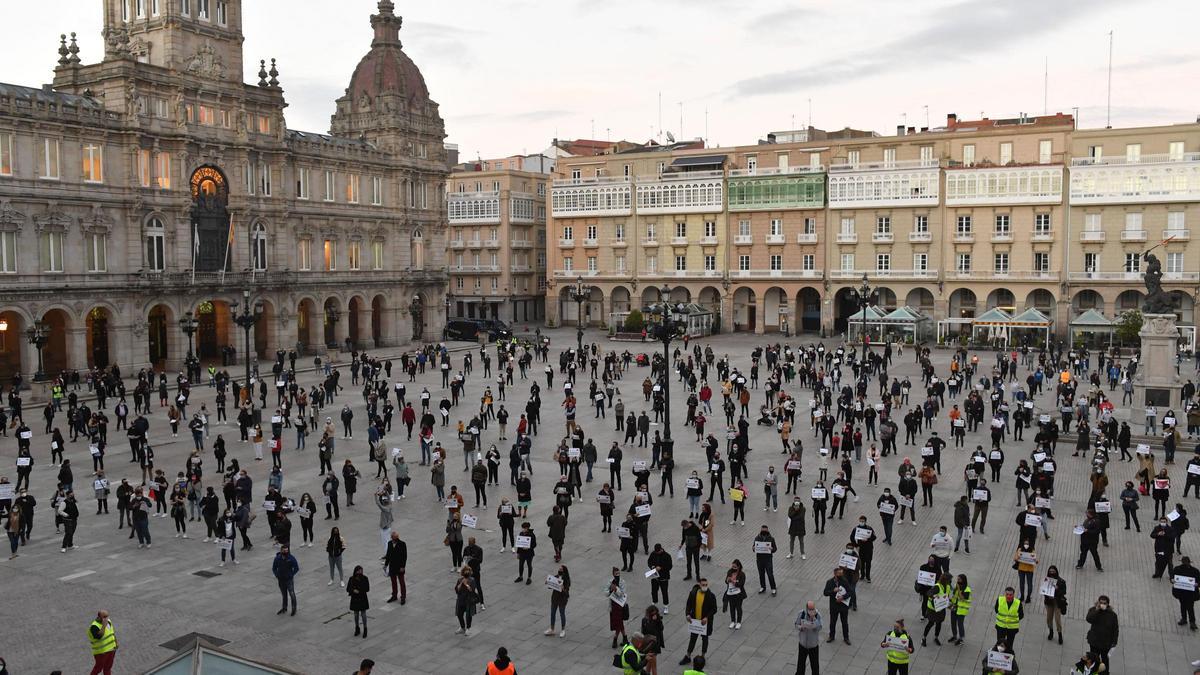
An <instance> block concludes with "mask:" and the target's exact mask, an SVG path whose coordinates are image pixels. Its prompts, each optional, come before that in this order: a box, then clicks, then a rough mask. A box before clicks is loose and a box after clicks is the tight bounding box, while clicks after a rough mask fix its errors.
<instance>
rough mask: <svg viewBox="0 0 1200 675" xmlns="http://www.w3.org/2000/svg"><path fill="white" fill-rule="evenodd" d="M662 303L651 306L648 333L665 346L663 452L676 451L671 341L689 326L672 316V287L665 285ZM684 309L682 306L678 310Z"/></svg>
mask: <svg viewBox="0 0 1200 675" xmlns="http://www.w3.org/2000/svg"><path fill="white" fill-rule="evenodd" d="M660 292H661V294H662V297H661V301H660V302H659V303H657V304H654V305H651V306H650V316H649V319H650V325H649V326H648V327H647V330H646V333H647V334H648V335H651V336H653V337H654V339H655V340H658V341H659V342H661V343H662V344H663V360H664V361H663V364H664V367H665V368H666V369H667V372H666V373H665V377H663V380H662V387H663V412H664V417H663V450H671V451H673V450H674V447H675V442H674V441H672V440H671V373H670V368H671V341H672V340H678V339H680V338H682V337H683V336H684V334H686V333H687V324H686V323H685V322H683V321H680V320H677V319H675V318H674V316H673V315H672V310H673V308H672V306H671V301H670V297H671V287H670V286H667V285H666V284H663V287H662V289H660ZM678 309H680V310H682V309H683V307H682V305H681V306H680V307H679V308H678Z"/></svg>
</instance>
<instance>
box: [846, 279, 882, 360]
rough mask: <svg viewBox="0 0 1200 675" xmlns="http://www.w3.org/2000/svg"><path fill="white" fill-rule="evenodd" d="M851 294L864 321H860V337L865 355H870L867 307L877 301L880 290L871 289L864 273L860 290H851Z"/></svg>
mask: <svg viewBox="0 0 1200 675" xmlns="http://www.w3.org/2000/svg"><path fill="white" fill-rule="evenodd" d="M850 292H851V293H853V294H854V296H855V297H856V299H857V300H858V311H859V313H860V314H862V319H861V320H860V321H861V325H862V329H861V330H860V331H859V336H858V337H859V339H860V340H862V341H863V351H864V353H869V352H870V351H871V346H870V344H869V342H868V340H867V339H866V331H867V307H868V306H870V305H871V303H872V302H875V301H877V297H876V295H877V294H878V292H879V291H878V289H875V288H871V284H870V283H868V281H867V274H866V272H864V273H863V275H862V285H861V286H859V287H858V288H852V289H850Z"/></svg>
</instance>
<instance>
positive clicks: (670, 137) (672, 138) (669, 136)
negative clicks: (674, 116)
mask: <svg viewBox="0 0 1200 675" xmlns="http://www.w3.org/2000/svg"><path fill="white" fill-rule="evenodd" d="M667 142H668V143H674V142H675V137H674V136H672V135H671V132H669V131H668V132H667Z"/></svg>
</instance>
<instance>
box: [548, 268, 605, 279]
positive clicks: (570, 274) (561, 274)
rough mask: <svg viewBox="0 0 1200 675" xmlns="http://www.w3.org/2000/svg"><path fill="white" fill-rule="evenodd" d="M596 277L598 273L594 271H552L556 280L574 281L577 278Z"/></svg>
mask: <svg viewBox="0 0 1200 675" xmlns="http://www.w3.org/2000/svg"><path fill="white" fill-rule="evenodd" d="M597 276H600V273H599V272H597V271H596V270H554V277H555V278H556V279H576V278H578V277H583V278H584V279H590V278H592V277H597Z"/></svg>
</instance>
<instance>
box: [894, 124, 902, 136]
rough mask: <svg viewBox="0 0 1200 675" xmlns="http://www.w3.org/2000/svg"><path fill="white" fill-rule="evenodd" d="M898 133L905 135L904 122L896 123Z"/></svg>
mask: <svg viewBox="0 0 1200 675" xmlns="http://www.w3.org/2000/svg"><path fill="white" fill-rule="evenodd" d="M896 135H897V136H903V135H904V125H903V124H897V125H896Z"/></svg>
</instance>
